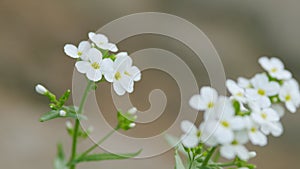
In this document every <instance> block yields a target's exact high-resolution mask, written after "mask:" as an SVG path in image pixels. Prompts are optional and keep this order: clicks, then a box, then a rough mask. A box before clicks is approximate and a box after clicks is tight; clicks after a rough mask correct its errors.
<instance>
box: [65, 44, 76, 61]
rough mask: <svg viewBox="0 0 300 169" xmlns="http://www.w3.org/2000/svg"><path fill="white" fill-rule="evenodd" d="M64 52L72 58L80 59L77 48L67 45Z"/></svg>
mask: <svg viewBox="0 0 300 169" xmlns="http://www.w3.org/2000/svg"><path fill="white" fill-rule="evenodd" d="M64 51H65V53H66V54H67V55H68V56H70V57H71V58H79V56H78V50H77V47H76V46H74V45H72V44H66V45H65V47H64Z"/></svg>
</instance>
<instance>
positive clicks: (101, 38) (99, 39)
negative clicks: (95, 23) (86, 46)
mask: <svg viewBox="0 0 300 169" xmlns="http://www.w3.org/2000/svg"><path fill="white" fill-rule="evenodd" d="M88 36H89V39H90V40H91V41H92V42H93V43H94V44H95V45H96V46H97V47H99V48H100V49H104V50H109V51H112V52H117V51H118V48H117V46H116V45H115V44H113V43H110V42H109V41H108V38H107V37H106V36H105V35H103V34H95V33H94V32H90V33H89V34H88Z"/></svg>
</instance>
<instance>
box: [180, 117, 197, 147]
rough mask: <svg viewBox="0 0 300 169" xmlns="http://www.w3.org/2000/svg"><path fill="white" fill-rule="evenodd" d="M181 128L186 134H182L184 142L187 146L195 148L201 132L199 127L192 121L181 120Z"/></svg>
mask: <svg viewBox="0 0 300 169" xmlns="http://www.w3.org/2000/svg"><path fill="white" fill-rule="evenodd" d="M181 129H182V131H183V132H184V135H183V136H181V140H182V144H183V145H184V146H185V147H187V148H194V147H196V146H197V145H198V143H199V137H200V132H199V131H198V129H197V127H196V126H195V125H194V124H193V123H192V122H190V121H188V120H184V121H182V122H181Z"/></svg>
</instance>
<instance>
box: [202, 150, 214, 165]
mask: <svg viewBox="0 0 300 169" xmlns="http://www.w3.org/2000/svg"><path fill="white" fill-rule="evenodd" d="M216 149H217V146H215V147H213V148H212V149H211V150H210V151H209V152H208V154H207V156H206V158H205V159H204V161H203V163H202V167H205V166H207V164H208V162H209V159H210V158H211V156H212V155H213V154H214V152H215V150H216Z"/></svg>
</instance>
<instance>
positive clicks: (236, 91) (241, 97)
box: [226, 79, 246, 103]
mask: <svg viewBox="0 0 300 169" xmlns="http://www.w3.org/2000/svg"><path fill="white" fill-rule="evenodd" d="M226 86H227V89H228V90H229V92H230V93H231V94H232V98H233V99H235V100H237V101H238V102H240V103H245V102H246V97H245V90H244V89H243V88H241V87H240V86H238V85H237V84H236V83H235V82H234V81H233V80H230V79H228V80H227V81H226Z"/></svg>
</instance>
